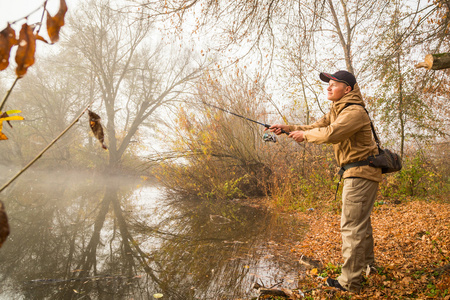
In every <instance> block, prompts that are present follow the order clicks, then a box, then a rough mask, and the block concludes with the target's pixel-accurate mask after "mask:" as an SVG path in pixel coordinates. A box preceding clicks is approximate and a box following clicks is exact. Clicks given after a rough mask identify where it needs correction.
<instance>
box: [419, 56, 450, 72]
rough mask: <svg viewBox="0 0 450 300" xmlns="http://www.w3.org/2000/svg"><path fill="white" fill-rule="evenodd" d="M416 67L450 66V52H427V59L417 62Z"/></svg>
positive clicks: (438, 68)
mask: <svg viewBox="0 0 450 300" xmlns="http://www.w3.org/2000/svg"><path fill="white" fill-rule="evenodd" d="M415 67H416V68H426V69H428V70H441V69H448V68H450V53H439V54H427V56H425V61H424V62H421V63H419V64H417V65H416V66H415Z"/></svg>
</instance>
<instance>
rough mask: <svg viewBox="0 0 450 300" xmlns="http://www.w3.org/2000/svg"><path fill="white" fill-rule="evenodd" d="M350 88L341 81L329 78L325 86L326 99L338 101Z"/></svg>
mask: <svg viewBox="0 0 450 300" xmlns="http://www.w3.org/2000/svg"><path fill="white" fill-rule="evenodd" d="M351 90H352V88H351V87H350V86H348V85H346V84H345V83H343V82H339V81H334V80H330V82H329V84H328V88H327V92H328V93H327V99H328V100H331V101H338V100H339V99H341V98H342V97H344V95H345V94H347V93H348V92H350V91H351Z"/></svg>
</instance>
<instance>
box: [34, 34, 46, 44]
mask: <svg viewBox="0 0 450 300" xmlns="http://www.w3.org/2000/svg"><path fill="white" fill-rule="evenodd" d="M36 40H39V41H41V42H44V43H47V44H48V42H47V40H46V39H45V38H43V37H42V36H40V35H39V34H36Z"/></svg>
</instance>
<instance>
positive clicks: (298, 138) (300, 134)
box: [289, 131, 305, 143]
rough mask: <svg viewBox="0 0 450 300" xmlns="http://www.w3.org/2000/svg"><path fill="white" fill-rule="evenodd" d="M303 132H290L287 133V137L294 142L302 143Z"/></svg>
mask: <svg viewBox="0 0 450 300" xmlns="http://www.w3.org/2000/svg"><path fill="white" fill-rule="evenodd" d="M304 133H305V132H304V131H292V132H291V133H289V137H290V138H292V139H294V140H295V141H296V142H299V143H301V142H303V141H304V140H305V137H304Z"/></svg>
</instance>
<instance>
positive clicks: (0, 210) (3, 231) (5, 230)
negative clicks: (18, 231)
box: [0, 201, 9, 248]
mask: <svg viewBox="0 0 450 300" xmlns="http://www.w3.org/2000/svg"><path fill="white" fill-rule="evenodd" d="M8 235H9V224H8V216H7V215H6V210H5V206H4V205H3V202H2V201H0V248H1V247H2V245H3V243H4V242H5V241H6V238H7V237H8Z"/></svg>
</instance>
